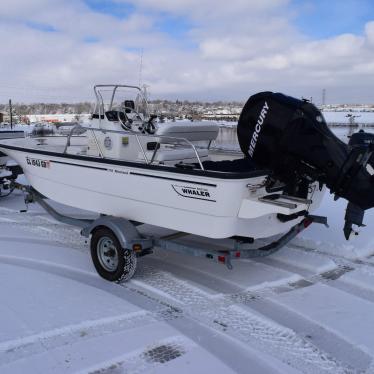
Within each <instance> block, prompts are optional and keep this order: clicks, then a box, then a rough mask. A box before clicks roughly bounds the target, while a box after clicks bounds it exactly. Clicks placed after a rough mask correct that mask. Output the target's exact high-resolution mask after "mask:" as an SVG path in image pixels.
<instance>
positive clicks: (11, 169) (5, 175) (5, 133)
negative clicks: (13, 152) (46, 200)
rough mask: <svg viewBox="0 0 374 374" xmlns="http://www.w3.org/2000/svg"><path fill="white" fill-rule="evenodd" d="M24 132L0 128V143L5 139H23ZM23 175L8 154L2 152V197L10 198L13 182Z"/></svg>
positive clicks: (0, 185)
mask: <svg viewBox="0 0 374 374" xmlns="http://www.w3.org/2000/svg"><path fill="white" fill-rule="evenodd" d="M24 136H25V133H24V131H22V130H18V129H17V128H15V129H12V128H10V126H6V127H3V128H0V141H1V140H4V139H15V138H23V137H24ZM20 173H21V170H20V168H19V166H18V165H16V164H15V162H14V161H13V160H11V158H10V157H9V156H8V155H7V154H6V153H3V152H1V151H0V197H4V196H8V195H9V193H11V192H12V191H13V188H12V181H13V180H15V179H16V178H17V176H18V175H19V174H20Z"/></svg>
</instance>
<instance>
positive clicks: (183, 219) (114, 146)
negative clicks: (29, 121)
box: [0, 85, 366, 281]
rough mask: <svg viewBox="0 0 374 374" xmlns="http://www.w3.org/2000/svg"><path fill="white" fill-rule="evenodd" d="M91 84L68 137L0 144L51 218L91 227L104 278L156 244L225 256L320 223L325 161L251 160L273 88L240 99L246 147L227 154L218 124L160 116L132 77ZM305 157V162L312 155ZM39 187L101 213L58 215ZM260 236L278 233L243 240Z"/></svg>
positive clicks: (122, 274) (123, 274)
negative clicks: (252, 99)
mask: <svg viewBox="0 0 374 374" xmlns="http://www.w3.org/2000/svg"><path fill="white" fill-rule="evenodd" d="M94 92H95V96H96V107H95V110H94V113H93V114H92V118H91V121H90V123H89V124H88V125H87V126H83V127H82V126H78V127H76V128H75V129H76V130H78V129H79V132H81V131H82V128H83V129H84V130H85V133H84V134H80V135H75V132H74V131H75V129H73V130H72V131H71V133H70V134H69V135H68V136H66V137H63V136H57V137H53V136H51V137H36V138H27V139H11V140H2V141H0V150H1V151H3V152H5V153H6V154H8V155H9V156H10V157H12V158H13V159H15V160H16V161H17V162H18V163H19V165H20V166H21V167H22V168H23V170H24V173H25V175H26V177H27V180H28V181H29V183H30V185H31V187H27V188H26V187H24V188H25V189H26V190H27V191H28V192H29V200H30V201H33V200H37V201H38V202H39V203H41V204H42V205H43V206H44V207H45V208H46V209H47V210H48V211H49V212H50V213H51V214H53V215H54V216H55V217H56V218H58V219H60V220H63V221H65V222H68V223H75V224H78V225H80V226H81V227H83V230H82V233H83V234H84V235H86V236H90V235H91V236H92V237H91V254H92V258H93V261H94V264H95V267H96V269H97V270H98V272H99V274H100V275H102V276H103V277H104V278H106V279H109V280H116V281H119V280H124V279H128V278H129V277H131V276H132V274H133V271H134V269H135V264H136V257H139V256H141V255H144V254H147V253H149V252H150V251H151V249H152V248H153V247H154V246H155V245H157V246H161V247H164V248H167V249H171V250H182V251H183V252H188V253H191V254H195V255H201V256H204V257H206V258H212V259H215V260H216V261H219V262H225V263H226V264H228V265H229V266H230V264H231V262H230V259H231V258H238V257H246V256H247V257H250V256H252V255H253V253H256V254H257V255H259V254H262V255H263V254H268V253H271V252H272V251H274V250H275V249H279V247H281V246H282V245H284V244H285V243H287V242H288V241H289V240H290V239H292V238H293V237H294V236H295V235H297V233H299V232H300V231H302V230H303V229H304V228H306V227H307V226H309V224H310V223H312V222H313V221H315V222H319V223H326V221H325V220H324V219H323V217H316V216H313V215H311V213H312V212H313V211H314V210H315V209H316V208H317V207H318V206H319V204H320V202H321V199H322V197H323V194H324V191H325V188H324V184H326V181H325V179H326V178H325V179H324V177H323V176H320V175H322V174H323V173H322V172H323V170H313V173H312V172H311V171H310V170H309V169H308V168H306V167H304V168H301V166H300V165H299V164H296V163H295V162H290V160H291V159H290V155H289V154H285V155H284V156H285V157H284V158H285V160H288V165H289V167H290V168H291V170H288V172H289V173H288V175H287V176H286V178H284V175H283V174H284V170H283V169H282V168H280V170H278V169H279V167H280V166H279V165H280V164H279V162H278V164H272V163H269V165H267V164H266V162H262V163H261V162H257V161H258V160H256V162H255V161H254V157H253V156H254V155H257V153H258V152H261V150H262V148H265V146H266V145H268V144H269V142H265V146H264V145H263V144H262V141H261V135H262V134H265V135H267V136H268V134H267V133H266V128H265V124H266V117H269V113H270V112H271V110H272V107H271V106H270V105H269V104H268V103H269V102H270V101H271V100H273V99H274V98H273V97H272V96H269V97H268V98H267V99H265V104H264V103H262V106H261V107H260V108H259V109H257V108H256V110H255V113H254V114H253V115H252V113H251V108H248V106H247V104H248V103H247V104H246V106H245V107H244V109H243V112H242V116H241V120H242V121H245V125H244V126H243V123H242V125H241V123H240V122H239V126H238V130H240V131H239V132H238V134H239V139H238V141H239V143H240V145H241V148H242V150H243V152H244V155H243V156H242V157H238V158H234V159H225V155H222V154H218V153H217V151H212V150H211V144H212V142H213V141H214V139H215V138H216V137H217V134H218V127H217V125H212V124H209V123H208V122H187V121H185V122H170V123H165V124H159V125H158V124H157V122H156V118H155V116H152V115H150V114H149V112H148V105H147V100H146V98H145V96H144V94H143V92H142V90H141V89H140V88H139V87H135V86H128V85H97V86H95V88H94ZM274 100H275V99H274ZM300 102H301V101H300ZM303 103H304V102H303ZM271 105H272V104H271ZM310 105H311V104H310ZM307 109H308V110H310V108H307ZM278 110H280V109H279V108H278ZM322 118H323V117H322ZM240 125H241V126H240ZM313 125H314V124H313ZM322 125H323V123H322ZM322 125H321V126H322ZM246 126H247V128H246ZM269 126H270V125H269ZM251 131H253V133H251ZM261 131H262V133H261ZM278 133H279V132H278ZM253 134H255V135H253ZM292 140H295V139H292ZM301 140H302V139H298V141H301ZM275 144H276V143H275ZM321 146H323V142H322V145H321ZM256 147H257V148H256ZM255 148H256V149H255ZM299 156H300V155H298V157H299ZM267 157H268V158H269V157H270V158H271V157H277V158H278V161H279V157H282V154H281V153H280V151H279V150H277V152H274V153H273V154H271V152H270V153H269V154H268V155H267ZM226 158H227V155H226ZM291 161H292V160H291ZM301 161H303V160H301ZM305 164H306V165H307V166H309V167H311V168H312V163H311V161H310V160H308V161H307V162H305ZM263 165H264V167H263ZM268 166H270V168H269V167H268ZM365 166H366V164H365ZM292 168H293V169H292ZM282 173H283V174H282ZM43 197H47V198H49V199H51V200H54V201H57V202H59V203H62V204H66V205H69V206H73V207H76V208H81V209H85V210H89V211H92V212H96V213H99V214H100V215H101V217H100V218H99V219H98V220H95V221H93V222H90V223H87V222H86V221H84V222H82V221H77V220H72V219H69V218H66V217H65V218H64V217H62V216H61V215H59V214H58V212H56V211H54V210H53V209H52V208H51V207H48V206H47V205H46V204H47V203H46V202H45V200H44V198H43ZM354 223H355V222H354ZM139 224H151V225H154V226H159V227H162V228H165V229H170V230H173V231H174V232H176V233H177V234H173V235H172V236H168V238H158V239H155V238H154V237H144V236H143V235H141V234H139V232H138V230H137V229H136V227H137V225H139ZM181 233H183V235H186V234H192V235H198V236H203V237H206V238H211V239H221V238H229V239H231V240H232V242H233V246H232V248H231V249H229V250H225V251H207V250H203V249H202V248H196V247H194V248H191V247H187V246H185V245H184V246H183V245H180V244H178V243H177V242H176V241H175V240H174V239H175V238H176V237H178V235H181ZM268 237H276V238H275V239H274V241H273V242H272V243H271V244H269V245H266V246H265V247H262V248H258V247H253V246H251V245H252V242H253V241H254V240H256V239H260V238H268Z"/></svg>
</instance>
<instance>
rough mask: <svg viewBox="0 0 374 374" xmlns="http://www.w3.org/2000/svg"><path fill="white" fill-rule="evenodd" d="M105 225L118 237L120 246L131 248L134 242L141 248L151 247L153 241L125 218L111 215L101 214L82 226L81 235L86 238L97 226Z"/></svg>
mask: <svg viewBox="0 0 374 374" xmlns="http://www.w3.org/2000/svg"><path fill="white" fill-rule="evenodd" d="M100 226H101V227H103V226H104V227H107V228H108V229H110V230H111V231H113V233H114V235H115V236H116V237H117V238H118V240H119V242H120V244H121V246H122V248H127V249H133V245H134V244H140V245H141V246H142V249H147V248H151V247H152V246H153V243H152V241H151V240H150V239H148V238H143V237H142V235H141V234H140V233H139V232H138V230H137V229H136V227H135V226H134V225H133V224H132V223H131V222H130V221H128V220H127V219H124V218H120V217H113V216H103V217H100V218H98V219H96V220H95V221H93V222H92V223H91V224H89V225H88V226H86V227H84V228H83V229H82V231H81V235H83V236H85V237H86V238H88V237H89V236H90V235H91V234H92V232H93V231H94V230H95V229H96V228H98V227H100Z"/></svg>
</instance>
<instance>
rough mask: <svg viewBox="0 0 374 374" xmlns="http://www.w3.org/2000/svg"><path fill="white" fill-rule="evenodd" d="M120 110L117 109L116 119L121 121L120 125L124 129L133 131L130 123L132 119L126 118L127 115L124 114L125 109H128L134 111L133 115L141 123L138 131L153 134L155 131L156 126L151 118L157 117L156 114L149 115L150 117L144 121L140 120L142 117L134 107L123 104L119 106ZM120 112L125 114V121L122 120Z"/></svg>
mask: <svg viewBox="0 0 374 374" xmlns="http://www.w3.org/2000/svg"><path fill="white" fill-rule="evenodd" d="M120 109H121V110H117V117H118V121H119V122H120V123H121V126H122V128H123V129H124V130H130V131H133V129H132V123H133V120H132V119H130V118H128V116H127V115H126V110H129V111H130V113H131V112H133V113H135V115H136V116H137V117H138V118H139V119H140V120H141V122H142V124H141V125H140V126H139V127H138V129H139V131H140V132H141V133H142V134H145V133H148V134H150V135H153V134H154V133H155V132H156V130H157V129H156V126H155V124H154V123H153V120H154V119H155V118H156V117H157V116H151V117H150V119H149V120H148V121H147V122H144V121H143V120H142V117H141V116H140V114H139V112H138V111H136V110H135V109H134V108H131V107H127V106H123V107H121V108H120ZM121 113H122V114H123V115H124V116H125V118H126V120H125V122H124V121H123V120H122V118H121Z"/></svg>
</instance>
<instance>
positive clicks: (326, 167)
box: [237, 92, 374, 239]
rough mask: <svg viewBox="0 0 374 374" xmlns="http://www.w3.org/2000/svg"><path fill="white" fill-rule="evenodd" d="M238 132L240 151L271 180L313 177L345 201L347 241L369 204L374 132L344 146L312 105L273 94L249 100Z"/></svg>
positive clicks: (373, 192)
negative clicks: (271, 177) (264, 171)
mask: <svg viewBox="0 0 374 374" xmlns="http://www.w3.org/2000/svg"><path fill="white" fill-rule="evenodd" d="M237 131H238V140H239V144H240V148H241V150H242V152H243V153H244V154H245V155H246V156H247V157H248V158H250V159H252V160H253V161H254V162H255V163H256V164H257V165H258V166H259V167H263V168H268V169H270V170H272V171H273V178H274V179H275V180H278V181H281V182H283V183H285V184H286V185H289V186H300V185H302V183H301V184H300V183H295V182H296V181H302V180H305V181H306V182H309V183H310V181H318V182H320V185H323V184H325V185H326V186H327V187H328V188H329V189H330V191H331V193H333V194H335V197H336V198H339V197H343V198H345V199H347V200H348V207H347V213H346V217H345V220H346V224H345V227H344V234H345V237H346V239H348V238H349V236H350V234H351V233H352V231H353V230H352V224H356V225H358V226H362V225H363V216H364V211H365V210H366V209H369V208H372V207H374V156H373V152H374V134H368V133H365V132H359V133H357V134H354V135H352V137H351V140H350V142H349V144H345V143H343V142H342V141H341V140H339V139H338V138H337V137H336V136H335V135H334V134H333V133H332V132H331V131H330V130H329V128H328V127H327V125H326V122H325V119H324V118H323V115H322V113H321V112H320V111H319V110H318V109H317V108H316V107H315V106H314V105H313V104H311V103H310V102H308V101H306V100H298V99H294V98H292V97H289V96H285V95H283V94H280V93H272V92H262V93H258V94H256V95H253V96H251V97H250V98H249V100H248V101H247V103H246V104H245V106H244V108H243V111H242V113H241V115H240V119H239V123H238V129H237ZM290 192H291V191H290ZM292 192H293V193H294V194H295V192H296V194H297V191H292Z"/></svg>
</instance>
